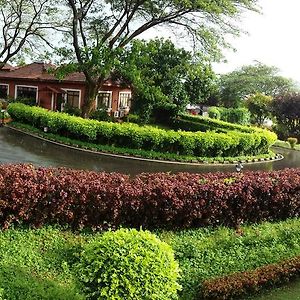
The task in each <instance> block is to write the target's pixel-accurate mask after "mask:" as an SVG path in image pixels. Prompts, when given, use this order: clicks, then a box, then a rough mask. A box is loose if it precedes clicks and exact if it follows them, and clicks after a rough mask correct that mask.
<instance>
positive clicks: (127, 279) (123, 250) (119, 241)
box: [77, 229, 180, 300]
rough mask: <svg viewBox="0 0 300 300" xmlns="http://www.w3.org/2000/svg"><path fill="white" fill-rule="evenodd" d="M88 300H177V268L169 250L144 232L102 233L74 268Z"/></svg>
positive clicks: (171, 251) (148, 233) (88, 246)
mask: <svg viewBox="0 0 300 300" xmlns="http://www.w3.org/2000/svg"><path fill="white" fill-rule="evenodd" d="M77 267H78V268H77V270H78V274H79V276H78V278H79V280H80V281H81V283H82V284H83V286H84V289H85V292H86V294H87V296H88V299H114V300H124V299H126V300H131V299H132V300H133V299H134V300H147V299H148V300H156V299H157V300H170V299H177V298H178V297H177V291H178V290H179V289H180V285H179V284H178V283H177V279H178V277H179V266H178V263H177V262H176V261H175V259H174V253H173V250H172V248H171V247H170V246H169V245H168V244H166V243H164V242H161V241H160V240H159V239H158V238H156V236H155V235H153V234H152V233H150V232H148V231H137V230H135V229H131V230H128V229H120V230H118V231H115V232H112V231H109V232H106V233H104V234H103V235H102V236H101V237H100V238H98V239H97V240H95V241H93V242H91V243H90V244H88V245H87V246H86V247H85V248H84V249H83V251H82V253H81V257H80V262H79V263H78V265H77Z"/></svg>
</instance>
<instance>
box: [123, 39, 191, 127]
mask: <svg viewBox="0 0 300 300" xmlns="http://www.w3.org/2000/svg"><path fill="white" fill-rule="evenodd" d="M191 60H192V56H191V53H190V52H188V51H186V50H184V49H181V48H176V47H175V45H174V44H173V43H172V42H171V41H170V40H163V39H155V40H150V41H148V42H145V41H138V40H137V41H134V42H133V43H132V44H131V45H130V47H128V49H127V51H126V52H125V53H124V55H123V58H122V61H123V64H122V65H121V67H120V72H121V73H122V74H123V75H124V76H125V77H127V78H128V79H129V81H130V82H132V86H133V89H134V93H133V108H132V110H133V112H136V113H138V114H139V115H140V116H141V117H143V118H144V119H145V120H148V121H149V120H150V118H151V116H153V117H154V118H155V117H156V111H157V110H161V109H162V108H167V107H173V110H175V112H177V113H178V111H181V110H183V109H184V108H185V106H186V104H187V102H188V97H187V93H186V91H185V88H184V83H183V82H184V80H185V78H186V74H187V72H188V69H189V66H190V64H191ZM145 115H146V116H145ZM166 121H167V122H168V120H167V116H165V122H166Z"/></svg>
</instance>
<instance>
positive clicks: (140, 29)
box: [57, 0, 257, 116]
mask: <svg viewBox="0 0 300 300" xmlns="http://www.w3.org/2000/svg"><path fill="white" fill-rule="evenodd" d="M256 4H257V3H256V0H242V1H238V2H236V1H234V0H225V1H221V2H213V3H210V4H209V5H207V1H204V0H198V1H191V0H188V1H187V0H171V1H168V2H167V3H166V1H164V0H158V1H157V0H155V1H152V0H145V1H125V2H122V1H119V0H109V1H103V0H87V1H84V4H83V3H82V2H81V1H80V2H79V1H76V0H69V1H67V2H66V5H65V7H63V8H62V5H60V4H58V5H59V6H58V8H59V9H60V11H63V13H62V14H61V16H62V18H63V19H64V18H65V20H64V21H65V22H64V23H65V24H70V28H68V30H67V31H68V32H67V34H66V39H67V42H68V43H67V45H66V46H65V45H64V46H63V47H61V48H59V49H58V50H57V53H58V54H59V55H60V57H61V61H60V65H63V67H62V68H61V70H60V71H61V72H60V73H61V74H62V75H63V76H65V75H66V74H67V73H68V72H70V71H72V72H74V71H81V72H83V73H84V75H85V78H86V87H87V93H86V94H85V101H84V102H85V106H84V115H85V116H86V115H89V113H90V111H91V109H92V107H93V105H94V102H95V99H96V95H97V91H98V88H99V87H100V86H101V85H102V83H103V81H104V79H105V77H106V76H108V75H109V73H110V72H111V71H112V70H114V69H115V68H117V66H118V64H119V55H120V52H122V50H123V49H124V48H125V47H126V46H127V45H128V44H129V43H130V42H131V41H132V40H134V39H135V38H137V37H138V36H140V35H141V34H143V33H146V32H147V31H148V30H150V29H151V28H157V29H162V28H164V29H165V28H167V29H173V26H174V25H176V27H177V28H178V32H182V33H187V37H188V39H189V40H191V41H193V42H194V46H195V47H196V46H197V47H198V48H200V49H199V50H201V52H205V53H209V54H210V55H211V56H213V57H217V56H219V46H223V45H225V44H226V43H225V40H224V36H225V34H226V33H230V34H236V35H237V34H238V33H239V30H238V28H237V26H236V19H237V18H238V16H239V14H240V12H241V11H245V10H250V11H257V5H256ZM70 16H71V17H70ZM204 24H205V25H204ZM70 38H71V40H68V39H70ZM68 45H69V46H68Z"/></svg>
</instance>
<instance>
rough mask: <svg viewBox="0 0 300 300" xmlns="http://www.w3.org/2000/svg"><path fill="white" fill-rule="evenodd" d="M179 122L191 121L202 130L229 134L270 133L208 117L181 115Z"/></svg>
mask: <svg viewBox="0 0 300 300" xmlns="http://www.w3.org/2000/svg"><path fill="white" fill-rule="evenodd" d="M178 120H183V121H186V122H188V121H189V122H191V123H195V124H198V125H199V128H201V126H202V128H206V129H207V130H221V131H224V132H227V131H228V130H236V131H241V132H246V133H254V132H260V133H262V132H269V131H268V130H265V129H261V128H258V127H254V126H246V125H239V124H234V123H229V122H225V121H221V120H216V119H212V118H208V117H202V116H193V115H188V114H182V115H180V117H179V119H178ZM195 129H196V128H195ZM195 131H196V130H195Z"/></svg>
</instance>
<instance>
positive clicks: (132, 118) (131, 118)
mask: <svg viewBox="0 0 300 300" xmlns="http://www.w3.org/2000/svg"><path fill="white" fill-rule="evenodd" d="M125 121H126V122H130V123H135V124H140V123H141V121H140V117H139V116H138V115H136V114H128V115H126V116H125Z"/></svg>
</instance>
